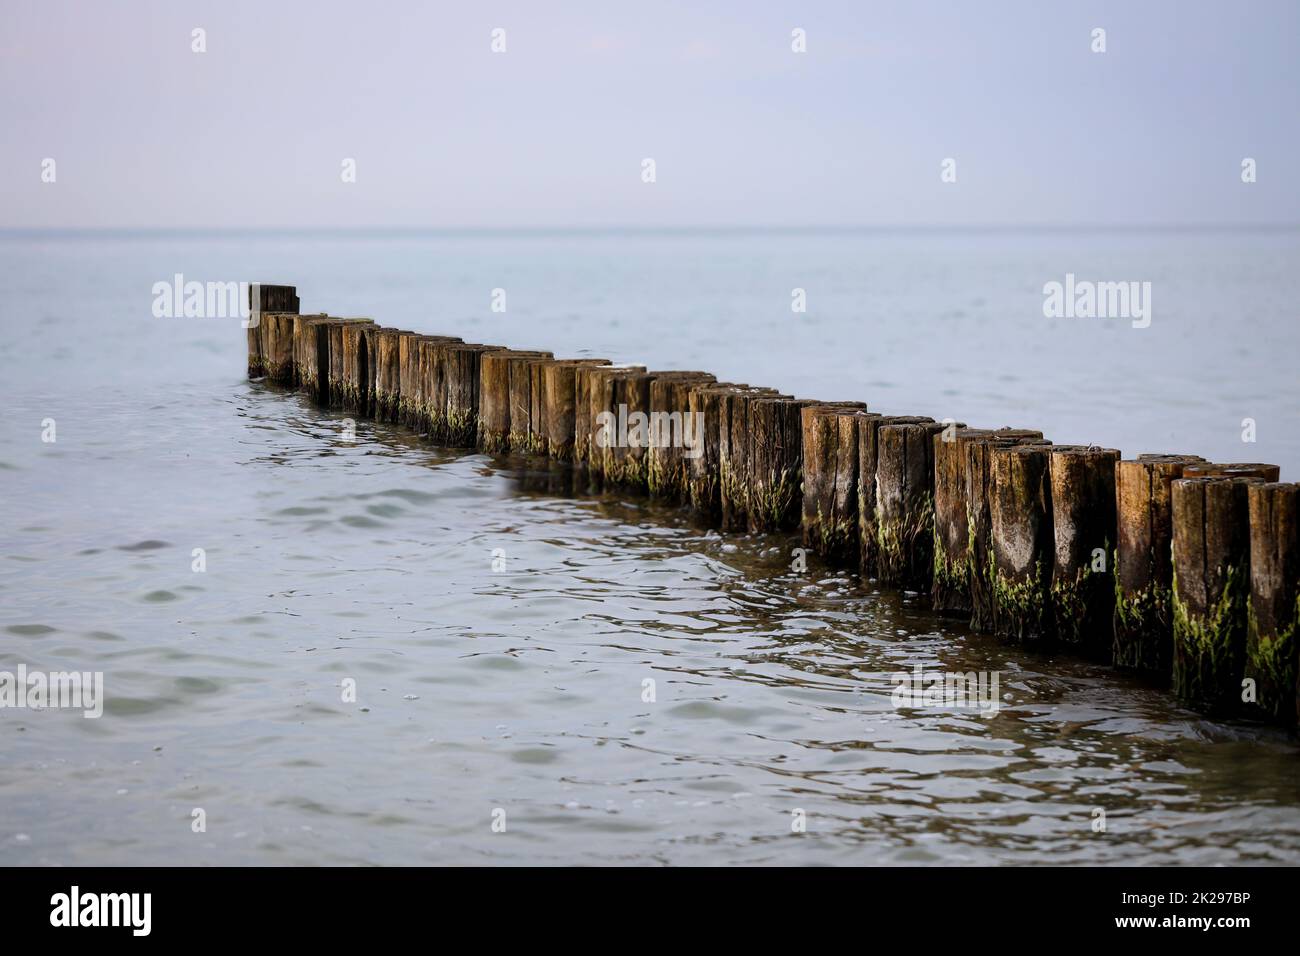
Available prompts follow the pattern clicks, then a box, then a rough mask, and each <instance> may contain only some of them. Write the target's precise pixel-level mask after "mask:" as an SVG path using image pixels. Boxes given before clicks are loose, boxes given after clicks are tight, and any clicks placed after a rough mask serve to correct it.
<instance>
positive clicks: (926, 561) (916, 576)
mask: <svg viewBox="0 0 1300 956" xmlns="http://www.w3.org/2000/svg"><path fill="white" fill-rule="evenodd" d="M964 427H966V426H965V425H964V424H963V423H961V422H948V423H944V422H918V423H908V424H901V423H888V424H884V425H881V426H880V428H879V433H878V436H877V441H878V457H877V459H876V478H875V483H876V549H877V550H876V556H877V557H876V560H877V562H878V564H879V573H878V575H877V576H878V577H879V579H880V581H881V582H882V583H884V584H891V585H895V586H897V587H899V588H901V589H902V590H905V591H913V592H916V593H918V594H924V595H926V596H929V594H930V591H931V588H932V586H933V583H934V445H935V441H936V440H938V441H944V442H947V440H948V438H949V437H950V436H952V435H954V434H955V433H956V432H957V430H958V429H960V428H964Z"/></svg>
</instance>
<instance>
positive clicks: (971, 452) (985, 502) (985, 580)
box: [960, 428, 1051, 634]
mask: <svg viewBox="0 0 1300 956" xmlns="http://www.w3.org/2000/svg"><path fill="white" fill-rule="evenodd" d="M1050 444H1051V442H1049V441H1047V440H1046V439H1044V438H1043V437H1042V435H1041V434H1040V433H1038V432H1035V431H1032V430H1029V429H1015V428H1004V429H998V431H996V432H994V433H993V435H992V436H989V437H984V438H973V439H971V440H969V441H967V442H964V443H962V444H961V445H960V450H961V456H962V473H963V474H962V477H963V484H964V489H965V490H964V492H963V495H962V497H963V500H964V503H965V506H966V509H965V510H966V570H967V577H966V584H967V588H968V590H969V603H970V625H971V628H972V629H973V630H976V631H979V632H981V633H984V634H991V633H993V630H994V626H993V620H994V601H993V578H992V571H993V494H994V491H993V449H994V448H997V447H1010V446H1012V445H1050Z"/></svg>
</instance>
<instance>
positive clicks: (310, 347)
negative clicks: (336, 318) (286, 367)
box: [293, 313, 328, 398]
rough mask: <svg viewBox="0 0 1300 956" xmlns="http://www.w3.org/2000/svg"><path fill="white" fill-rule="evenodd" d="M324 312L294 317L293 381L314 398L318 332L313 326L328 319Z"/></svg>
mask: <svg viewBox="0 0 1300 956" xmlns="http://www.w3.org/2000/svg"><path fill="white" fill-rule="evenodd" d="M327 318H328V316H326V315H325V314H324V313H321V314H319V315H296V316H294V318H293V381H294V384H295V385H297V386H298V388H299V389H301V390H302V391H304V392H308V393H309V394H311V395H312V397H313V398H314V397H315V395H316V392H317V384H316V372H317V366H316V333H315V331H314V330H313V329H312V326H313V325H314V324H315V323H317V322H323V321H325V319H327Z"/></svg>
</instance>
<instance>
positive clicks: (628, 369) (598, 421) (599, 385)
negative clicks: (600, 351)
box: [586, 365, 646, 486]
mask: <svg viewBox="0 0 1300 956" xmlns="http://www.w3.org/2000/svg"><path fill="white" fill-rule="evenodd" d="M645 374H646V368H645V366H644V365H602V366H598V367H593V368H592V370H591V373H590V377H589V378H588V379H587V381H586V387H587V390H588V402H589V407H588V421H589V422H590V424H589V425H588V426H587V427H588V428H590V431H591V438H590V439H589V443H590V449H591V450H590V453H589V454H588V456H587V471H588V477H589V479H590V481H591V483H592V484H593V486H599V485H601V484H610V485H614V484H617V483H618V481H619V471H618V467H617V466H616V460H615V459H616V453H617V452H618V448H617V445H618V442H619V438H620V436H619V425H618V416H619V407H618V406H619V404H620V402H625V401H626V390H625V389H622V388H620V387H619V385H618V382H619V379H621V378H624V377H625V376H628V375H633V376H637V375H645Z"/></svg>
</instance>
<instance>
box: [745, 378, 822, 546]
mask: <svg viewBox="0 0 1300 956" xmlns="http://www.w3.org/2000/svg"><path fill="white" fill-rule="evenodd" d="M815 404H816V403H815V402H814V401H812V400H810V399H802V398H772V397H764V398H755V399H753V400H752V401H751V402H750V405H749V479H748V486H749V513H748V518H749V530H750V531H755V532H771V531H792V530H794V529H795V528H797V527H798V526H799V522H800V520H801V519H802V517H803V409H805V408H807V407H809V406H810V405H815Z"/></svg>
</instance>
